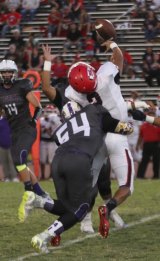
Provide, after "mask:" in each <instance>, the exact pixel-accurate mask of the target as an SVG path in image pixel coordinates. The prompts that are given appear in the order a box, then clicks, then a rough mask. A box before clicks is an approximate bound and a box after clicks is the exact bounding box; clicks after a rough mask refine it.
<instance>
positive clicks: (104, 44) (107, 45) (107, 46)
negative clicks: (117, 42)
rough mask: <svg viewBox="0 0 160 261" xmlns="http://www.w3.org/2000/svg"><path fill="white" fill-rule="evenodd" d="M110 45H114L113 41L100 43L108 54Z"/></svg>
mask: <svg viewBox="0 0 160 261" xmlns="http://www.w3.org/2000/svg"><path fill="white" fill-rule="evenodd" d="M111 43H114V41H111V40H107V41H105V42H104V43H102V44H101V46H103V47H106V52H108V51H109V50H110V45H111Z"/></svg>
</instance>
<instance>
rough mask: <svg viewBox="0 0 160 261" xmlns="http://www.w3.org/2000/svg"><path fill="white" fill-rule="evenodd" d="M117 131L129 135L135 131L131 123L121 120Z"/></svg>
mask: <svg viewBox="0 0 160 261" xmlns="http://www.w3.org/2000/svg"><path fill="white" fill-rule="evenodd" d="M115 132H116V133H119V134H122V135H129V134H131V133H132V132H133V127H132V125H131V124H130V123H127V122H122V121H119V123H118V125H117V127H116V129H115Z"/></svg>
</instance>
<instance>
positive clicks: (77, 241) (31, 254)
mask: <svg viewBox="0 0 160 261" xmlns="http://www.w3.org/2000/svg"><path fill="white" fill-rule="evenodd" d="M156 218H160V214H155V215H153V216H149V217H144V218H142V219H140V220H137V221H134V222H131V223H129V224H127V226H126V227H125V229H127V228H129V227H134V226H136V225H140V224H143V223H146V222H148V221H151V220H154V219H156ZM117 230H118V229H117V228H112V229H110V233H113V232H114V231H117ZM96 236H99V234H98V233H94V234H88V235H86V236H84V237H78V238H77V239H74V240H68V241H67V242H65V243H64V244H62V245H61V246H59V247H49V250H50V252H54V251H56V250H57V249H63V248H66V247H68V246H71V245H73V244H76V243H79V242H82V241H84V240H86V239H88V238H94V237H96ZM41 255H42V254H41V253H30V254H27V255H24V256H21V257H18V258H15V259H10V260H9V261H23V260H25V259H27V258H30V257H33V256H41ZM43 255H44V254H43Z"/></svg>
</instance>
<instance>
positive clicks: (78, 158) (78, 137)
mask: <svg viewBox="0 0 160 261" xmlns="http://www.w3.org/2000/svg"><path fill="white" fill-rule="evenodd" d="M62 116H63V118H64V122H63V124H62V125H61V126H60V127H58V129H57V130H56V131H55V133H54V136H53V140H54V141H55V142H56V143H57V145H58V146H59V147H58V149H57V150H56V153H55V156H54V159H53V162H52V173H53V180H54V184H55V189H56V194H57V200H54V201H53V202H49V201H48V199H45V198H43V197H40V196H37V195H36V194H34V193H33V192H26V193H27V194H28V195H29V200H28V207H30V209H32V208H34V207H36V208H43V209H45V210H46V211H48V212H49V213H52V214H55V215H58V216H59V218H58V219H57V220H56V221H54V223H53V224H52V225H51V226H50V227H48V228H47V229H46V230H45V231H44V232H42V233H40V234H37V235H35V236H34V237H33V238H32V241H31V243H32V246H33V247H34V248H35V249H36V250H38V251H42V252H45V253H46V252H48V248H47V245H48V243H49V242H50V241H51V239H52V238H55V237H57V236H60V234H61V233H62V232H64V231H66V230H68V229H69V228H71V227H72V226H73V225H75V224H76V223H77V222H79V221H81V220H82V219H83V218H84V216H85V215H86V213H87V212H88V209H89V206H90V204H91V200H92V189H93V176H92V171H91V166H92V161H93V158H94V157H95V155H96V153H97V152H98V150H99V148H100V147H101V146H102V144H103V136H104V133H107V132H115V133H120V134H124V135H125V134H130V133H132V132H133V128H132V127H131V125H130V124H129V123H124V122H120V121H119V120H117V119H114V118H112V117H111V115H110V114H109V113H108V112H107V110H106V109H105V108H104V107H102V106H101V105H98V104H96V105H93V104H89V105H87V106H86V107H84V108H82V109H81V107H80V106H79V105H78V104H77V103H76V102H73V101H70V102H68V103H66V105H64V107H63V110H62ZM105 226H106V230H107V231H108V230H109V223H108V221H105ZM105 233H106V231H105Z"/></svg>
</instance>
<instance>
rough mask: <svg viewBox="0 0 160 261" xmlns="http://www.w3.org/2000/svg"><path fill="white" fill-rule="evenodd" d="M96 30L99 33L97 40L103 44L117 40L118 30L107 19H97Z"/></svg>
mask: <svg viewBox="0 0 160 261" xmlns="http://www.w3.org/2000/svg"><path fill="white" fill-rule="evenodd" d="M95 30H96V32H97V40H98V41H100V42H101V43H102V42H104V41H107V40H109V39H110V40H113V41H114V40H115V39H116V30H115V28H114V25H113V24H112V22H110V21H109V20H107V19H96V21H95Z"/></svg>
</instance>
